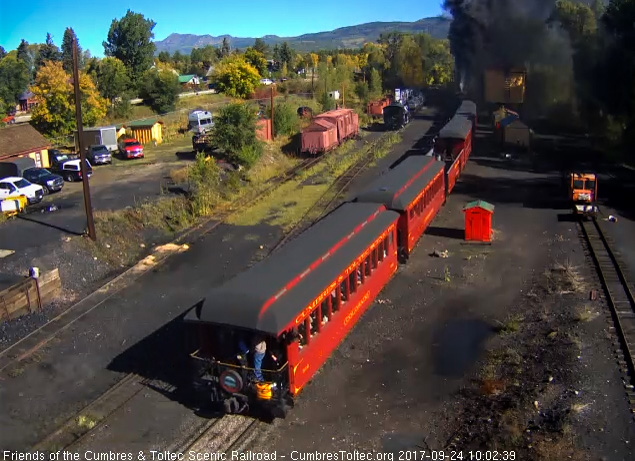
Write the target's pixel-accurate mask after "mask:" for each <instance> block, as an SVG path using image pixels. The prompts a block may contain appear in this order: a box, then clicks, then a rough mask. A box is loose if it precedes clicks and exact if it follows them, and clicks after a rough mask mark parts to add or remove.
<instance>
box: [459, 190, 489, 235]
mask: <svg viewBox="0 0 635 461" xmlns="http://www.w3.org/2000/svg"><path fill="white" fill-rule="evenodd" d="M463 212H464V213H465V240H468V241H474V242H491V241H492V215H493V214H494V205H492V204H491V203H487V202H484V201H483V200H476V201H474V202H470V203H468V204H467V205H465V207H464V208H463Z"/></svg>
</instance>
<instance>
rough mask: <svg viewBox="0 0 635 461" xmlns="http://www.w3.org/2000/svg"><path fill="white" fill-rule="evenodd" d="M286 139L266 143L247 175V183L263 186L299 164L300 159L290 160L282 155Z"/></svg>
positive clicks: (286, 142) (281, 138)
mask: <svg viewBox="0 0 635 461" xmlns="http://www.w3.org/2000/svg"><path fill="white" fill-rule="evenodd" d="M288 142H289V138H288V137H282V136H280V137H276V139H275V140H274V141H272V142H269V143H266V144H265V147H264V150H263V153H262V156H261V157H260V161H259V162H258V163H257V164H256V165H254V166H253V167H252V168H251V169H250V170H249V172H248V173H247V178H248V179H249V181H251V182H253V183H256V184H263V183H266V182H267V181H269V180H270V179H272V178H275V177H276V176H279V175H281V174H283V173H284V172H285V171H287V170H289V169H291V168H293V167H294V166H295V165H297V164H298V163H300V159H297V158H292V157H288V156H286V155H284V154H283V153H282V147H283V146H284V145H286V144H288Z"/></svg>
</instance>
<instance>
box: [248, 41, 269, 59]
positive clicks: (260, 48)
mask: <svg viewBox="0 0 635 461" xmlns="http://www.w3.org/2000/svg"><path fill="white" fill-rule="evenodd" d="M252 48H253V49H254V50H256V51H257V52H258V53H261V54H262V55H263V56H266V54H267V51H268V50H269V47H268V46H267V44H266V43H265V41H264V40H263V39H261V38H257V39H256V41H255V42H254V46H253V47H252Z"/></svg>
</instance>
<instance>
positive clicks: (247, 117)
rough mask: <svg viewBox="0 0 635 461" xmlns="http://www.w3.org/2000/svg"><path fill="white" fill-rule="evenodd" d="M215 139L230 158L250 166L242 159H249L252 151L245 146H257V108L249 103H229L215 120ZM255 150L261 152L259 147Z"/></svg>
mask: <svg viewBox="0 0 635 461" xmlns="http://www.w3.org/2000/svg"><path fill="white" fill-rule="evenodd" d="M213 136H214V141H215V142H216V145H217V146H218V147H219V148H221V149H222V150H223V151H224V152H225V153H226V154H227V156H228V157H229V158H230V159H234V160H235V161H237V162H238V163H240V164H241V165H245V166H248V165H247V164H245V163H243V162H242V159H249V158H250V155H251V153H247V151H245V150H244V148H245V147H250V146H257V145H259V141H258V139H257V138H256V109H255V108H253V107H250V106H249V105H247V104H229V105H227V106H225V107H223V108H222V109H221V110H220V111H219V113H218V115H217V116H216V120H215V121H214V131H213ZM254 152H260V151H259V150H258V148H256V149H255V150H254Z"/></svg>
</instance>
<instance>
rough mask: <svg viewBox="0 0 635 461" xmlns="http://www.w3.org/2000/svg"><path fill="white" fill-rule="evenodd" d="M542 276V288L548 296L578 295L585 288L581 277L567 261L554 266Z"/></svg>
mask: <svg viewBox="0 0 635 461" xmlns="http://www.w3.org/2000/svg"><path fill="white" fill-rule="evenodd" d="M543 275H544V288H545V289H546V291H547V292H548V293H550V294H554V293H555V294H560V295H564V294H570V293H580V292H582V291H583V290H584V288H585V283H584V279H583V278H582V275H581V274H580V272H579V271H578V270H577V268H576V267H575V266H574V265H572V264H571V263H570V262H569V261H568V260H567V261H565V262H564V263H557V264H554V265H553V266H552V267H551V268H549V269H547V270H545V272H544V274H543Z"/></svg>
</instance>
